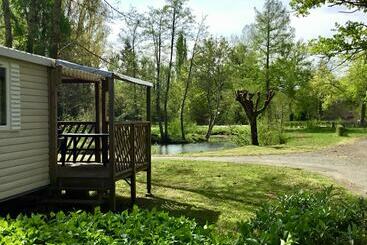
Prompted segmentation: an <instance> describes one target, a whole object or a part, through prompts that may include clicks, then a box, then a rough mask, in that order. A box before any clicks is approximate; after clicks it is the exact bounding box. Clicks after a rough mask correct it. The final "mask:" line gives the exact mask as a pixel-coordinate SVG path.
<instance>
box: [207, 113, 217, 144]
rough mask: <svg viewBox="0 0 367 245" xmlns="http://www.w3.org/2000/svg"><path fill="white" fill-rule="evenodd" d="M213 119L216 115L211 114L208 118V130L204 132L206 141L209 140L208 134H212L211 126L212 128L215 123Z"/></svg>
mask: <svg viewBox="0 0 367 245" xmlns="http://www.w3.org/2000/svg"><path fill="white" fill-rule="evenodd" d="M215 120H216V116H214V117H213V116H212V117H211V118H210V119H209V125H208V131H207V132H206V135H205V139H206V141H209V139H210V136H211V135H212V131H213V128H214V125H215Z"/></svg>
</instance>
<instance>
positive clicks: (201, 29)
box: [177, 18, 206, 141]
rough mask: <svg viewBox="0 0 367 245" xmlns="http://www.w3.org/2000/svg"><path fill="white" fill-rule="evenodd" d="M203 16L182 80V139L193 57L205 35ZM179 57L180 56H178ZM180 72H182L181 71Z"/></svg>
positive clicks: (184, 137)
mask: <svg viewBox="0 0 367 245" xmlns="http://www.w3.org/2000/svg"><path fill="white" fill-rule="evenodd" d="M205 30H206V27H205V18H203V19H202V20H201V22H200V23H199V24H198V28H197V32H196V36H195V40H194V43H193V47H192V50H191V57H190V59H189V61H188V63H189V64H188V71H187V72H186V74H187V75H186V78H183V79H182V80H183V82H184V91H183V95H182V100H181V108H180V126H181V138H182V140H184V141H185V140H186V136H185V135H186V134H185V119H184V116H185V106H186V101H187V96H188V93H189V89H190V86H191V83H192V78H193V73H194V69H195V59H196V55H197V53H198V45H199V42H200V39H201V38H202V37H203V36H204V35H205ZM177 53H178V54H179V53H180V52H179V51H178V52H177ZM179 57H180V56H179ZM180 63H184V62H177V67H178V68H179V70H180V67H181V65H179V64H180ZM181 73H182V72H181Z"/></svg>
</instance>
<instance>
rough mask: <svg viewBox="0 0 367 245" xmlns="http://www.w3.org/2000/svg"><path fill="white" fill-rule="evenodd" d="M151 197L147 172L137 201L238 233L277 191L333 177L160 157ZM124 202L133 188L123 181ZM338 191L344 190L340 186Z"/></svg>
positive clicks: (317, 185) (317, 183)
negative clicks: (147, 191)
mask: <svg viewBox="0 0 367 245" xmlns="http://www.w3.org/2000/svg"><path fill="white" fill-rule="evenodd" d="M152 166H153V195H154V197H152V198H149V197H145V196H144V195H145V175H143V174H140V175H139V177H138V196H139V197H140V198H138V200H137V204H138V205H139V206H140V207H142V208H148V209H151V208H157V209H159V210H165V211H168V212H169V213H171V214H173V215H176V216H181V215H184V216H186V217H191V218H195V220H196V221H198V222H199V223H201V224H205V223H208V224H215V225H216V227H217V228H218V230H219V231H221V232H228V231H230V232H231V231H234V230H235V229H236V227H237V222H239V221H241V220H246V219H248V218H250V217H251V216H253V215H254V212H255V210H256V209H258V208H259V206H260V205H261V204H262V203H264V202H268V201H272V200H274V199H275V198H276V197H277V196H278V195H281V194H285V193H293V192H294V191H297V190H300V189H305V190H316V189H317V190H319V189H321V187H322V186H329V185H332V184H333V181H332V180H331V179H329V178H326V177H322V176H320V175H317V174H313V173H310V172H307V171H303V170H300V169H291V168H284V167H269V166H257V165H243V164H242V165H240V164H233V163H214V162H196V161H186V160H185V161H184V160H181V161H170V160H160V161H154V162H153V165H152ZM117 190H118V194H119V195H120V202H122V203H123V204H125V205H127V203H128V197H129V192H128V191H129V188H128V186H127V184H126V183H124V182H119V184H118V188H117ZM338 190H340V191H342V192H343V193H344V194H346V191H344V190H343V189H342V188H341V187H338Z"/></svg>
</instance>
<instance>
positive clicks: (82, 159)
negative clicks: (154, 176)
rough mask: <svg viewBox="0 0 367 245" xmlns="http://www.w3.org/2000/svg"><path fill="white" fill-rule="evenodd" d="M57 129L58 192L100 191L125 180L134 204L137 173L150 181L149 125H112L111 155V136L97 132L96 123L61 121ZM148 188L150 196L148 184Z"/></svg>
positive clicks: (134, 123)
mask: <svg viewBox="0 0 367 245" xmlns="http://www.w3.org/2000/svg"><path fill="white" fill-rule="evenodd" d="M58 129H59V140H60V142H61V144H59V147H58V161H57V168H56V177H57V179H58V187H59V188H60V189H73V190H78V189H80V190H86V189H87V190H96V191H102V190H107V189H110V188H111V185H113V184H111V180H112V181H113V182H115V181H118V180H121V179H125V180H127V181H128V183H129V184H130V186H131V189H132V201H134V200H135V192H136V191H135V188H136V187H135V185H136V183H135V175H136V173H137V172H140V171H146V172H147V174H148V175H149V178H150V159H151V156H150V154H151V153H150V122H148V121H141V122H115V123H114V130H113V132H114V133H113V134H114V135H113V139H114V147H113V149H112V150H113V151H110V146H109V136H110V134H109V133H108V132H107V133H98V132H96V131H98V130H96V123H95V122H66V121H61V122H58ZM111 152H113V153H112V154H114V161H113V164H111V162H110V158H111ZM147 188H148V192H150V181H149V186H147Z"/></svg>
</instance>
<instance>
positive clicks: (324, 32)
mask: <svg viewBox="0 0 367 245" xmlns="http://www.w3.org/2000/svg"><path fill="white" fill-rule="evenodd" d="M109 2H110V3H111V4H113V5H114V6H115V7H116V8H118V9H119V10H121V11H126V10H128V9H129V8H130V7H131V6H132V7H134V8H136V9H138V10H140V11H145V10H147V9H148V7H149V6H152V7H159V6H162V5H163V4H164V3H165V1H164V0H110V1H109ZM282 2H283V3H284V4H285V5H286V6H287V7H288V8H289V9H290V7H289V0H282ZM263 5H264V0H189V1H188V7H190V8H191V9H192V10H193V13H194V15H196V16H197V17H198V19H200V17H201V16H203V15H206V16H207V19H206V23H207V25H208V26H209V32H210V33H212V34H214V35H218V36H225V37H230V36H231V35H236V34H237V35H240V34H241V31H242V28H243V27H244V26H245V25H248V24H251V23H253V22H254V20H255V11H254V9H255V8H256V9H258V10H261V9H262V6H263ZM342 10H343V9H340V8H335V7H334V8H329V7H327V6H324V7H322V8H318V9H314V10H312V11H311V13H310V15H308V16H307V17H297V16H296V15H295V13H293V12H291V25H292V26H293V27H294V28H295V31H296V38H297V39H300V40H304V41H308V40H311V39H313V38H317V37H318V36H331V35H332V33H333V32H332V29H333V28H334V26H335V23H336V22H337V23H341V24H342V23H345V22H346V21H348V20H354V21H358V20H361V21H364V22H365V23H366V22H367V17H366V15H364V14H362V13H353V14H348V13H341V12H340V11H342ZM290 11H291V10H290ZM120 28H121V23H119V21H115V23H113V24H111V25H110V29H111V30H110V35H109V41H110V42H114V41H115V40H116V39H117V37H118V33H119V30H120Z"/></svg>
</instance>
